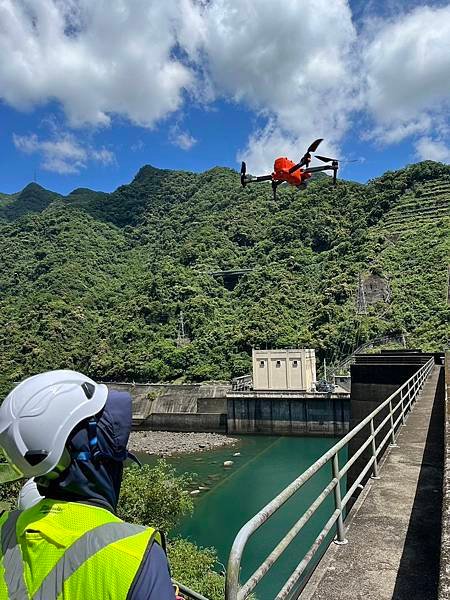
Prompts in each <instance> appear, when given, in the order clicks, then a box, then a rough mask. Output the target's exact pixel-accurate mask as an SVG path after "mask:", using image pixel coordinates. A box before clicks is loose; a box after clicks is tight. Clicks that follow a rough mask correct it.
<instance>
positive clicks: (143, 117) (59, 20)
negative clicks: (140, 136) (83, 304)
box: [0, 0, 450, 172]
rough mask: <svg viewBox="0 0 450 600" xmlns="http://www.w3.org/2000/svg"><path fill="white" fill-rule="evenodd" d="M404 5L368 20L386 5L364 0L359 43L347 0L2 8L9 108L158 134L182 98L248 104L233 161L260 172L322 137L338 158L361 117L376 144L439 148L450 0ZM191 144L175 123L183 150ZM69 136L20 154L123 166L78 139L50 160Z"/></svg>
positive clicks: (447, 90) (50, 1) (175, 0)
mask: <svg viewBox="0 0 450 600" xmlns="http://www.w3.org/2000/svg"><path fill="white" fill-rule="evenodd" d="M405 3H406V2H403V1H402V2H401V3H400V5H398V4H397V3H395V2H394V0H388V2H387V3H385V7H384V9H383V10H381V9H380V10H379V11H378V18H373V14H374V9H375V8H376V7H377V6H378V5H379V3H375V1H374V0H368V3H366V5H365V9H364V10H362V12H361V11H360V13H361V14H360V18H359V22H358V26H359V27H360V30H359V34H358V33H357V31H356V29H355V26H354V23H353V21H352V16H353V15H352V12H351V9H350V5H349V2H348V0H334V1H333V2H329V0H315V2H314V3H311V2H310V0H284V2H283V4H282V7H281V9H278V8H277V7H276V6H274V3H273V0H247V1H245V2H244V1H243V0H167V1H165V2H157V1H153V2H149V1H148V0H133V2H125V1H124V0H96V2H92V1H91V0H20V1H19V0H0V56H1V57H2V59H1V61H0V100H3V101H5V102H7V103H9V104H10V105H11V106H14V107H16V108H22V109H26V108H30V107H34V106H36V105H39V104H46V103H49V102H50V101H56V102H57V103H58V104H59V105H60V106H61V107H62V108H63V110H64V112H65V115H66V117H67V121H68V124H69V126H72V127H74V126H80V125H94V126H99V125H108V124H110V123H111V122H112V121H113V120H115V119H120V118H122V119H126V120H128V121H131V122H132V123H134V124H137V125H140V126H143V127H153V126H154V125H155V124H156V123H159V122H161V121H162V120H164V119H165V118H167V117H168V116H170V115H171V114H174V113H177V111H179V110H180V109H182V108H183V105H184V104H185V102H186V99H190V100H191V101H196V102H200V103H210V102H211V101H212V100H213V99H214V98H222V99H228V100H232V101H235V102H239V103H244V104H245V105H247V106H249V107H251V108H252V109H253V110H254V111H255V112H256V114H257V115H258V117H259V123H260V124H261V123H262V125H260V126H259V128H257V129H255V130H254V131H253V132H252V134H251V135H250V136H249V139H248V140H247V143H246V147H245V148H243V149H242V150H241V152H239V153H238V154H239V159H242V158H244V159H245V160H247V162H248V163H249V168H251V169H252V171H254V172H264V171H265V170H266V169H270V168H271V167H272V161H273V157H274V156H275V155H288V156H290V157H292V158H295V157H298V156H300V155H301V154H302V153H303V151H304V149H305V148H306V147H307V146H308V144H309V143H310V142H311V141H312V140H313V139H314V138H317V137H323V138H325V142H324V144H323V146H321V148H320V150H321V152H322V153H325V154H331V155H339V154H340V152H339V147H340V145H341V142H342V140H343V138H344V136H345V135H346V134H348V132H349V128H350V127H351V126H352V125H353V127H354V133H352V135H353V136H354V137H356V136H357V135H358V136H359V135H360V127H359V123H357V122H355V121H356V118H357V117H356V116H355V115H356V114H358V115H359V116H362V118H363V119H364V121H365V122H366V121H367V116H369V117H371V118H372V119H373V122H372V126H371V129H370V131H369V132H367V131H366V132H365V134H364V135H363V137H364V138H365V139H370V140H375V141H376V142H378V143H383V144H392V143H397V142H399V141H401V140H404V139H407V138H413V139H417V138H418V137H421V138H422V139H428V138H436V139H439V140H444V139H446V136H447V135H448V129H449V125H448V109H449V104H450V102H449V101H450V76H449V73H450V5H447V6H445V7H440V8H436V7H430V6H420V7H418V8H415V9H414V10H411V9H410V12H409V13H405V12H404V8H403V7H404V6H405ZM417 3H418V0H414V1H413V2H412V4H411V0H408V4H409V6H416V5H417ZM399 6H400V8H399ZM386 7H387V8H386ZM395 11H398V12H397V13H396V12H395ZM380 14H381V15H389V16H384V17H383V16H381V17H380ZM357 110H358V111H361V112H359V113H356V112H355V111H357ZM352 121H353V122H352ZM195 136H196V133H195V132H192V133H191V132H188V131H184V130H182V129H180V128H179V127H178V125H175V127H174V128H172V129H170V128H169V139H170V140H171V142H172V143H174V144H176V145H178V146H179V147H181V148H183V149H189V148H191V147H192V146H193V145H194V144H195V143H196V139H195ZM60 138H61V136H60ZM17 139H19V138H17ZM67 139H68V138H67V137H65V136H62V138H61V139H59V140H58V135H57V134H55V135H54V136H53V137H51V138H50V139H49V140H45V139H44V140H42V139H38V138H35V139H34V138H33V136H31V138H30V137H29V136H28V144H27V143H26V142H25V141H23V142H22V149H24V150H26V148H28V150H27V151H31V150H30V147H33V144H34V146H36V145H38V146H39V151H40V152H42V153H43V154H44V156H45V157H46V158H45V157H44V162H45V164H46V165H47V166H48V167H52V168H57V169H59V170H60V171H61V170H64V169H77V170H79V169H80V168H83V167H84V165H86V164H87V161H89V160H96V161H99V162H103V163H106V164H107V163H108V162H111V161H113V160H114V157H113V155H110V153H109V151H108V150H104V149H101V150H93V149H92V148H89V147H88V146H86V145H84V144H81V143H80V142H76V140H75V138H69V141H71V142H72V149H73V150H74V151H75V155H73V156H69V155H66V156H65V155H64V152H63V151H62V150H61V148H60V147H59V146H58V148H60V150H59V153H56V152H54V153H53V154H57V155H58V157H59V158H58V159H56V158H51V156H50V155H51V154H52V152H50V149H49V148H50V146H48V144H51V145H52V146H51V147H52V148H53V147H55V145H56V144H58V141H59V142H61V141H66V148H67ZM17 143H18V144H19V147H20V144H21V142H19V141H18V142H17ZM440 143H444V142H440ZM45 144H47V145H45ZM77 144H78V145H77ZM68 145H69V146H70V144H68ZM134 149H140V146H139V142H138V144H137V145H135V148H134ZM33 151H35V152H37V151H38V150H37V149H36V150H33ZM77 151H78V152H79V154H78V155H76V152H77ZM80 151H81V154H80ZM82 151H84V152H86V155H82ZM418 151H419V150H418ZM95 153H97V154H95ZM61 156H63V158H62V159H61ZM60 160H62V163H61V162H59V161H60Z"/></svg>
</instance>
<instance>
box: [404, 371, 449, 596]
mask: <svg viewBox="0 0 450 600" xmlns="http://www.w3.org/2000/svg"><path fill="white" fill-rule="evenodd" d="M444 398H445V393H444V369H443V368H441V372H440V375H439V380H438V385H437V387H436V394H435V398H434V403H433V410H432V413H431V418H430V425H429V429H428V434H427V439H426V443H425V449H424V454H423V459H422V465H421V469H420V474H419V480H418V483H417V490H416V495H415V498H414V504H413V508H412V512H411V518H410V521H409V526H408V532H407V534H406V540H405V545H404V548H403V554H402V558H401V561H400V567H399V570H398V574H397V579H396V582H395V588H394V592H393V595H392V600H419V599H420V600H435V599H436V598H437V596H438V583H439V558H440V545H441V518H442V480H443V464H444V423H445V421H444Z"/></svg>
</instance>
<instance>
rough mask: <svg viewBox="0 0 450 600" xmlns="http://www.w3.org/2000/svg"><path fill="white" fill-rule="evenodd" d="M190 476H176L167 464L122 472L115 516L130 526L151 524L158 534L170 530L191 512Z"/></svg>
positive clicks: (132, 468)
mask: <svg viewBox="0 0 450 600" xmlns="http://www.w3.org/2000/svg"><path fill="white" fill-rule="evenodd" d="M189 483H190V477H189V476H187V475H177V473H176V471H175V469H174V468H173V467H171V466H170V465H169V464H168V463H167V462H166V461H164V460H159V461H158V463H157V465H156V466H155V467H150V466H149V465H143V466H142V468H140V469H137V468H136V467H130V468H127V469H125V471H124V476H123V480H122V488H121V492H120V498H119V505H118V507H117V514H118V516H119V517H120V518H121V519H124V520H125V521H128V522H130V523H139V524H141V525H151V526H152V527H156V528H157V529H160V530H161V531H169V530H170V529H172V528H173V527H174V526H175V525H176V524H177V523H178V522H179V521H180V519H181V518H182V517H184V516H186V515H189V514H191V513H192V510H193V506H194V505H193V502H192V498H191V497H190V495H189V492H188V490H187V486H188V485H189Z"/></svg>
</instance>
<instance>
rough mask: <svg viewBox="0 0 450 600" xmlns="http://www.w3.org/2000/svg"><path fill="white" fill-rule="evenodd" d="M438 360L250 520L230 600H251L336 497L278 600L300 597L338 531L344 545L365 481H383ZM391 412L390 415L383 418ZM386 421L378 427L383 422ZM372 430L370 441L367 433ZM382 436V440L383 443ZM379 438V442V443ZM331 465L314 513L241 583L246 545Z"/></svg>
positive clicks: (236, 551)
mask: <svg viewBox="0 0 450 600" xmlns="http://www.w3.org/2000/svg"><path fill="white" fill-rule="evenodd" d="M433 364H434V359H433V358H431V359H430V360H429V361H428V362H427V363H426V364H424V365H423V366H422V367H421V368H420V369H419V370H418V371H417V372H416V373H415V374H414V375H413V376H412V377H411V378H410V379H408V381H406V382H405V383H404V384H403V385H402V386H400V387H399V388H398V389H397V390H396V391H395V392H394V393H393V394H391V395H390V396H389V397H388V398H387V399H386V400H385V401H384V402H383V403H382V404H380V406H378V408H376V409H375V410H374V411H373V412H372V413H370V414H369V415H368V416H367V417H366V418H365V419H364V420H363V421H361V423H359V425H357V426H356V427H354V428H353V429H352V430H351V431H350V432H349V433H348V434H347V435H346V436H345V437H343V438H342V439H341V440H340V441H339V442H338V443H337V444H335V445H334V446H333V447H332V448H331V449H330V450H328V452H326V453H325V454H324V455H323V456H321V457H320V458H319V459H318V460H317V461H316V462H315V463H314V464H313V465H311V467H309V469H307V470H306V471H305V472H304V473H303V474H302V475H300V477H298V478H297V479H295V480H294V481H293V482H292V483H291V484H290V485H288V486H287V487H286V488H285V489H284V490H283V491H282V492H281V493H280V494H278V496H277V497H276V498H274V499H273V500H272V501H271V502H269V503H268V504H267V505H266V506H265V507H264V508H262V509H261V510H260V511H259V512H258V513H257V514H256V515H255V516H254V517H253V518H252V519H250V521H248V522H247V523H246V524H245V525H244V526H243V527H242V528H241V530H240V531H239V533H238V534H237V536H236V538H235V540H234V543H233V546H232V548H231V552H230V557H229V561H228V569H227V579H226V593H225V598H226V600H245V598H248V597H249V596H250V594H251V593H252V591H253V590H254V589H255V587H256V586H257V585H258V583H259V582H260V581H261V580H262V578H263V577H264V576H265V575H267V573H269V571H270V569H271V567H272V566H273V565H274V563H275V562H276V561H277V560H278V559H279V558H280V556H281V555H282V554H283V552H284V551H285V550H286V549H287V548H288V546H289V544H290V543H291V542H292V541H293V540H294V539H295V538H296V536H297V535H298V534H299V533H300V531H301V530H302V529H303V527H304V526H305V525H306V523H307V522H308V521H309V520H310V519H311V517H312V516H313V515H314V514H315V513H316V511H317V509H318V508H319V507H320V506H321V505H322V503H323V502H324V501H325V499H326V498H328V496H330V494H333V496H334V511H333V513H332V514H331V516H330V517H329V519H328V521H327V522H326V524H325V525H324V527H323V528H322V530H321V531H320V533H319V534H318V535H317V537H316V538H315V541H314V542H313V544H312V545H311V547H310V548H309V550H308V552H307V553H306V555H305V556H304V558H303V559H302V560H301V562H300V563H299V564H298V565H297V567H296V568H295V569H294V571H293V572H292V573H291V575H290V576H289V578H288V580H287V581H286V582H285V584H284V585H283V587H282V589H281V590H280V592H279V593H278V595H277V596H276V597H275V600H281V599H285V598H289V599H292V598H297V597H298V594H299V593H300V590H301V587H302V585H304V583H305V577H304V574H305V571H306V570H307V568H308V566H310V565H311V561H312V560H313V558H314V556H315V555H316V553H317V551H318V550H319V548H320V547H321V545H322V543H323V542H324V540H325V539H326V538H327V536H328V534H329V533H330V532H332V531H333V529H335V532H336V537H335V543H337V544H345V543H347V540H346V539H345V527H344V515H345V510H346V507H347V504H348V503H349V501H350V500H351V498H352V496H353V495H354V493H355V492H356V490H357V488H358V487H359V488H361V487H362V484H361V482H362V481H363V480H364V479H365V478H368V477H369V476H371V477H372V478H373V479H377V478H378V476H379V475H378V464H379V459H380V458H381V456H380V455H382V453H383V451H384V450H385V448H386V447H387V445H388V444H391V445H395V440H396V437H397V435H398V432H399V430H400V427H401V426H402V425H404V424H405V420H406V417H407V414H408V413H409V411H410V410H411V408H412V406H413V404H414V403H415V401H416V399H417V397H418V394H419V392H420V391H421V389H422V387H423V385H424V383H425V380H426V379H427V377H428V376H429V374H430V372H431V370H432V369H433ZM385 412H386V415H384V413H385ZM379 419H381V421H380V422H379V423H378V420H379ZM365 428H366V429H367V428H368V429H369V432H368V435H367V436H365V432H364V429H365ZM360 432H362V434H361V435H362V436H363V440H364V441H363V443H362V445H361V446H360V447H359V448H358V450H357V451H356V452H355V453H354V454H353V456H351V458H350V459H349V460H348V461H347V462H346V463H345V465H343V466H342V467H341V466H340V465H339V452H340V451H341V450H342V449H344V448H345V447H346V446H347V444H348V443H349V442H350V441H351V440H352V439H353V438H354V437H355V436H356V435H357V434H359V433H360ZM381 436H383V438H382V439H381V440H379V438H380V437H381ZM377 438H378V439H377ZM366 449H367V453H368V454H369V458H368V460H367V462H366V463H365V466H364V467H363V468H362V470H361V472H360V473H359V475H358V476H357V477H356V479H355V481H354V483H352V485H351V487H349V489H348V490H347V492H346V493H345V495H344V496H343V497H342V494H341V485H340V482H341V480H342V479H343V478H344V477H345V476H346V474H347V472H348V471H349V469H350V468H351V467H352V465H354V464H355V463H356V461H357V460H358V458H360V457H362V459H363V458H364V456H363V453H364V451H365V450H366ZM329 463H330V464H331V470H329V471H330V473H331V480H329V483H328V485H327V486H326V487H325V488H324V489H323V490H322V492H321V493H320V494H319V495H318V496H316V498H315V499H314V501H313V502H312V503H311V504H310V505H309V508H308V509H307V510H306V511H305V512H304V513H303V515H302V516H301V517H300V518H299V519H298V521H296V522H295V524H294V525H293V526H292V528H291V529H290V530H289V532H288V533H287V534H286V535H285V536H284V537H283V538H282V540H281V541H280V542H279V543H278V544H277V546H276V547H275V548H274V549H273V550H272V552H271V553H270V554H269V555H268V556H267V557H266V559H265V560H264V561H263V562H262V563H261V565H260V566H259V567H258V568H257V569H256V570H255V571H254V573H253V574H252V575H251V576H250V577H249V579H247V581H245V582H244V583H242V584H241V583H240V581H239V578H240V569H241V561H242V556H243V553H244V550H245V548H246V544H247V542H248V540H249V538H250V537H251V536H252V535H253V534H254V533H255V532H256V531H257V530H258V529H259V528H260V527H261V526H262V525H263V524H264V523H266V522H267V521H268V520H269V519H270V517H271V516H272V515H273V514H274V513H276V512H277V511H278V509H280V508H281V507H282V506H283V505H284V504H285V502H287V500H289V499H290V498H291V497H292V496H293V495H294V494H295V493H296V492H298V491H299V490H300V489H301V488H302V486H304V485H305V484H306V482H308V481H309V480H311V478H313V477H314V476H315V475H316V473H318V472H319V471H320V470H321V469H322V468H323V467H324V466H325V465H326V464H329Z"/></svg>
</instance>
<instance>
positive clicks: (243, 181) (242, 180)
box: [241, 161, 247, 187]
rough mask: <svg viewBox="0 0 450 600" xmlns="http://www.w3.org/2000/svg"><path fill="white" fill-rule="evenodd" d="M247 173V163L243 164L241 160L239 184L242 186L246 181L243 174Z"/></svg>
mask: <svg viewBox="0 0 450 600" xmlns="http://www.w3.org/2000/svg"><path fill="white" fill-rule="evenodd" d="M246 175H247V165H246V164H245V162H244V161H242V164H241V184H242V187H245V186H246V185H247V181H246V180H245V176H246Z"/></svg>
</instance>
